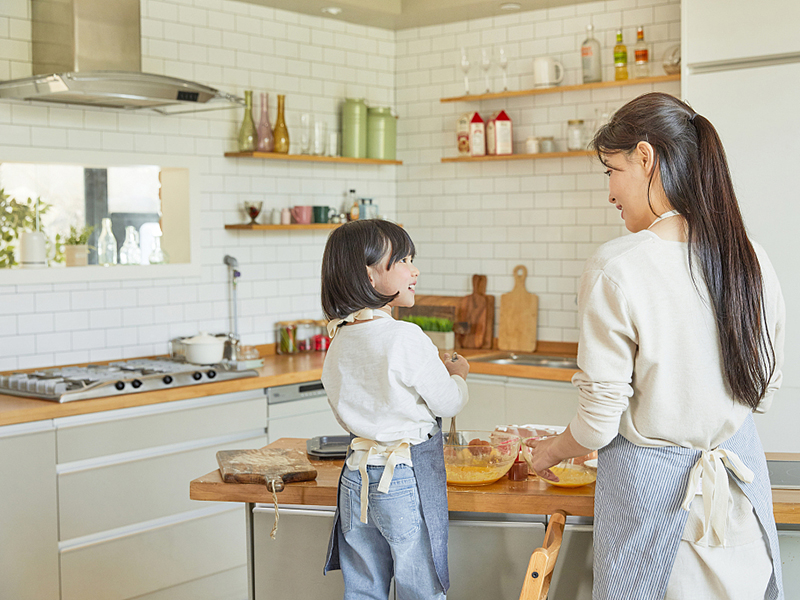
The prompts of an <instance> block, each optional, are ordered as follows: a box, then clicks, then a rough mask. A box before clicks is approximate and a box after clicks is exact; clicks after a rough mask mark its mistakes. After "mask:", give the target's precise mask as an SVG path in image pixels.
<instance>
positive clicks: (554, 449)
mask: <svg viewBox="0 0 800 600" xmlns="http://www.w3.org/2000/svg"><path fill="white" fill-rule="evenodd" d="M526 446H527V447H526V448H523V452H522V458H524V459H525V462H527V463H528V466H529V467H530V468H531V470H532V471H534V472H535V473H536V474H537V475H538V476H539V477H541V478H542V479H548V480H550V481H558V477H557V476H556V475H555V473H553V472H552V471H551V470H550V467H552V466H553V465H557V464H558V463H560V462H561V461H562V460H564V459H566V458H574V457H576V456H584V455H586V454H589V453H590V452H592V451H591V450H590V449H589V448H584V447H583V446H581V445H580V444H579V443H578V442H576V441H575V438H574V437H572V432H571V431H570V430H569V427H567V429H566V430H565V431H564V433H561V434H559V435H554V436H552V437H546V438H542V439H540V440H529V441H528V442H527V443H526Z"/></svg>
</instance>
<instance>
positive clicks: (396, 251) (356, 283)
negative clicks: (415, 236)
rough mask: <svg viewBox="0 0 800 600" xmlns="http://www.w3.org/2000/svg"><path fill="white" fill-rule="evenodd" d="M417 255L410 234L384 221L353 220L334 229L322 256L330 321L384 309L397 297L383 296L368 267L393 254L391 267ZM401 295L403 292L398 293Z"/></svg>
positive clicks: (324, 300) (324, 304)
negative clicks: (365, 310)
mask: <svg viewBox="0 0 800 600" xmlns="http://www.w3.org/2000/svg"><path fill="white" fill-rule="evenodd" d="M415 254H416V250H415V248H414V242H412V241H411V238H410V237H409V235H408V233H406V231H405V230H404V229H403V228H402V227H400V226H399V225H396V224H394V223H390V222H389V221H383V220H381V219H368V220H364V221H352V222H350V223H345V224H344V225H342V226H341V227H338V228H336V229H334V230H333V232H332V233H331V235H330V236H329V237H328V243H327V244H326V245H325V253H324V254H323V255H322V310H323V311H324V312H325V316H326V317H327V318H328V319H343V318H345V317H346V316H347V315H349V314H351V313H354V312H356V311H358V310H361V309H362V308H381V307H382V306H386V305H387V304H388V303H389V302H391V301H392V300H393V299H394V298H395V297H396V296H397V294H393V295H391V296H384V295H383V294H379V293H378V292H377V290H375V288H374V287H372V284H371V283H370V281H369V275H368V273H367V267H375V266H377V265H378V263H380V262H381V260H383V258H384V257H385V256H387V255H389V262H388V264H387V268H389V269H390V268H391V267H392V265H394V264H395V263H396V262H398V261H400V260H402V259H404V258H405V257H406V256H411V257H412V258H413V257H414V255H415ZM398 293H399V292H398Z"/></svg>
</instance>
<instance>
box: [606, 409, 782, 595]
mask: <svg viewBox="0 0 800 600" xmlns="http://www.w3.org/2000/svg"><path fill="white" fill-rule="evenodd" d="M719 447H720V448H722V449H724V450H728V451H731V452H733V453H735V454H736V455H738V457H739V458H740V459H741V461H742V462H743V463H744V464H745V465H746V466H747V467H748V468H749V469H751V470H752V471H753V474H754V478H753V481H752V482H751V483H745V482H744V481H742V480H741V479H739V478H738V477H736V475H735V474H733V475H732V477H731V479H733V481H735V482H736V484H737V485H738V486H739V487H740V488H741V489H742V491H743V492H744V494H745V496H747V499H748V500H749V501H750V503H751V504H752V505H753V509H754V510H755V514H756V516H757V517H758V520H759V522H760V523H761V527H762V528H763V530H764V531H765V532H766V534H767V541H768V548H769V551H770V555H771V558H772V567H773V569H772V577H771V578H770V581H769V584H768V586H767V590H766V595H765V596H764V597H765V599H767V600H783V598H784V595H783V581H782V578H781V561H780V550H779V548H778V532H777V530H776V527H775V517H774V514H773V512H772V491H771V489H770V484H769V475H768V473H767V461H766V457H765V456H764V449H763V447H762V446H761V440H760V439H759V437H758V432H757V431H756V427H755V423H754V422H753V417H752V415H748V416H747V418H746V419H745V422H744V423H743V424H742V426H741V427H740V428H739V431H737V432H736V433H735V434H734V435H733V436H731V437H730V438H729V439H728V440H726V441H725V442H723V443H722V444H720V446H719ZM701 455H702V451H700V450H692V449H689V448H682V447H679V446H666V447H661V448H648V447H643V446H637V445H635V444H632V443H631V442H629V441H628V440H627V439H625V438H624V437H622V436H621V435H618V436H617V437H616V438H614V440H613V441H612V442H611V443H610V444H609V445H608V446H606V447H605V448H602V449H601V450H600V451H599V453H598V469H597V485H596V488H595V505H594V528H595V534H594V587H593V591H592V600H612V599H613V600H622V599H635V600H645V599H647V600H649V599H653V600H656V599H662V598H663V597H664V595H665V594H666V590H667V584H668V583H669V578H670V575H671V574H672V566H673V564H674V563H675V557H676V555H677V553H678V546H679V545H680V542H681V537H682V536H683V530H684V527H685V526H686V520H687V518H688V516H689V513H688V512H687V511H685V510H682V509H681V503H682V501H683V498H684V495H685V493H686V488H687V485H689V479H690V471H691V469H692V467H693V466H694V465H695V463H696V462H697V461H698V459H699V458H700V457H701ZM726 471H727V468H726ZM728 472H729V471H728ZM634 482H635V483H634Z"/></svg>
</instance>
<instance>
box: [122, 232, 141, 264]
mask: <svg viewBox="0 0 800 600" xmlns="http://www.w3.org/2000/svg"><path fill="white" fill-rule="evenodd" d="M141 262H142V250H141V249H140V248H139V232H137V231H136V228H135V227H134V226H133V225H128V226H127V227H126V228H125V242H123V244H122V248H120V249H119V264H121V265H138V264H141Z"/></svg>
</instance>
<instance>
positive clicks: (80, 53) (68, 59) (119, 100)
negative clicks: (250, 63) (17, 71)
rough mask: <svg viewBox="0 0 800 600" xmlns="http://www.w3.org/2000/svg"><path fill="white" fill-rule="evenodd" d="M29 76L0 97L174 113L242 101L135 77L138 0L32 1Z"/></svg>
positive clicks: (187, 84) (1, 86) (4, 88)
mask: <svg viewBox="0 0 800 600" xmlns="http://www.w3.org/2000/svg"><path fill="white" fill-rule="evenodd" d="M31 8H32V14H33V19H32V33H33V73H34V76H33V77H26V78H24V79H14V80H11V81H3V82H0V99H7V100H34V101H40V102H54V103H59V104H73V105H83V106H96V107H108V108H119V109H125V110H136V109H152V110H155V111H158V112H161V113H164V114H179V113H187V112H198V111H202V110H213V109H217V108H233V107H237V106H239V105H242V104H244V101H243V100H242V99H241V98H239V97H237V96H234V95H231V94H226V93H224V92H220V91H219V90H216V89H214V88H212V87H209V86H206V85H202V84H199V83H194V82H192V81H186V80H183V79H176V78H174V77H166V76H164V75H156V74H153V73H142V72H141V33H140V16H139V0H114V1H113V2H109V1H108V0H66V1H61V2H53V1H52V0H31Z"/></svg>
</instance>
